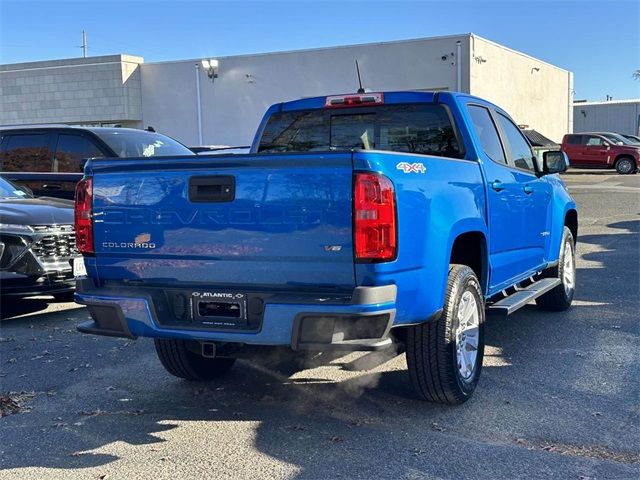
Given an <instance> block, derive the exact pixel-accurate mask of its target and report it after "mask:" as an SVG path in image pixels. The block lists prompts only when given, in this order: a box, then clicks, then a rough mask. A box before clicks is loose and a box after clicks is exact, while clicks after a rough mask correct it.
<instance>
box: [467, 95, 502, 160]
mask: <svg viewBox="0 0 640 480" xmlns="http://www.w3.org/2000/svg"><path fill="white" fill-rule="evenodd" d="M468 109H469V115H470V116H471V122H472V123H473V128H474V129H475V131H476V135H477V136H478V139H479V140H480V145H481V146H482V149H483V150H484V153H486V154H487V155H488V156H489V158H490V159H491V160H493V161H494V162H498V163H504V164H506V163H507V159H506V157H505V155H504V150H503V149H502V144H501V143H500V137H499V136H498V131H497V130H496V126H495V124H494V123H493V120H492V119H491V115H490V114H489V110H487V109H486V108H484V107H480V106H478V105H469V106H468Z"/></svg>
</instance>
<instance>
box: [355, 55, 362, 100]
mask: <svg viewBox="0 0 640 480" xmlns="http://www.w3.org/2000/svg"><path fill="white" fill-rule="evenodd" d="M356 72H358V85H360V88H358V93H364V88H362V79H361V78H360V65H358V60H357V59H356Z"/></svg>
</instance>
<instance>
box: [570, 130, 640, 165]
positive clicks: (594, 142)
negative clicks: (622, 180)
mask: <svg viewBox="0 0 640 480" xmlns="http://www.w3.org/2000/svg"><path fill="white" fill-rule="evenodd" d="M562 151H563V152H565V153H566V154H567V156H568V157H569V161H570V162H571V166H572V167H579V168H615V169H616V171H617V172H618V173H620V174H629V173H635V172H637V171H638V168H639V167H640V146H639V145H635V144H632V143H631V142H630V141H628V140H627V139H626V138H624V137H621V136H620V135H618V134H615V133H607V132H604V133H603V132H595V133H592V132H582V133H570V134H567V135H565V136H564V138H563V139H562Z"/></svg>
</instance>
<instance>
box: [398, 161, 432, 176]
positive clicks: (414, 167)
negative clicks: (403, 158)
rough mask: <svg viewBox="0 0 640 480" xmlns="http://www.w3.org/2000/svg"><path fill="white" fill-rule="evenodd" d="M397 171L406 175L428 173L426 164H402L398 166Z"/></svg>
mask: <svg viewBox="0 0 640 480" xmlns="http://www.w3.org/2000/svg"><path fill="white" fill-rule="evenodd" d="M396 169H397V170H402V171H403V172H404V173H425V172H426V171H427V167H425V166H424V163H421V162H419V163H409V162H400V163H399V164H397V165H396Z"/></svg>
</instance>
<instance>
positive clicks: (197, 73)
mask: <svg viewBox="0 0 640 480" xmlns="http://www.w3.org/2000/svg"><path fill="white" fill-rule="evenodd" d="M196 108H197V112H198V145H202V106H201V101H200V63H197V62H196Z"/></svg>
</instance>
